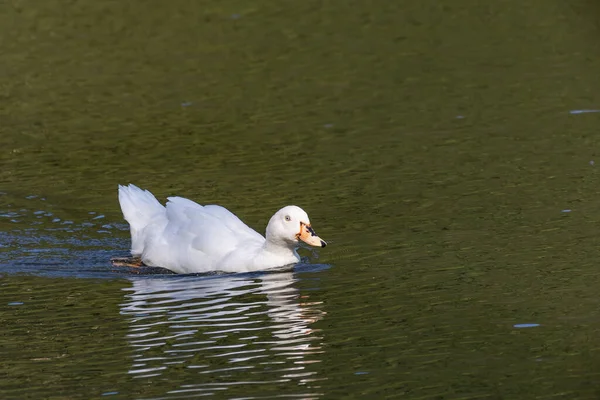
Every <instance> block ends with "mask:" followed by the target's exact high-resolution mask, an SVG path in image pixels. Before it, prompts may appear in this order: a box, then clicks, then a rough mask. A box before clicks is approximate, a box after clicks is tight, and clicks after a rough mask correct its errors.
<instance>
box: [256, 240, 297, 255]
mask: <svg viewBox="0 0 600 400" xmlns="http://www.w3.org/2000/svg"><path fill="white" fill-rule="evenodd" d="M263 251H264V252H266V253H270V254H273V255H276V256H278V257H281V258H285V259H289V260H292V259H295V260H300V256H299V255H298V253H297V252H296V248H295V246H290V244H289V243H285V242H280V241H276V242H275V241H272V240H269V239H267V240H265V244H264V246H263Z"/></svg>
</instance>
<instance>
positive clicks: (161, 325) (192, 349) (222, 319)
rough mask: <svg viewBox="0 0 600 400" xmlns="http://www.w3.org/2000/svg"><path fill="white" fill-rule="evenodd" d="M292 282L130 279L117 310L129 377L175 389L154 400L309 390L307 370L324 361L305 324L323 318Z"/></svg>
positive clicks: (266, 277) (276, 276)
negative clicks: (258, 389)
mask: <svg viewBox="0 0 600 400" xmlns="http://www.w3.org/2000/svg"><path fill="white" fill-rule="evenodd" d="M295 274H296V273H294V272H276V273H266V274H260V275H256V274H249V275H221V276H185V277H184V276H172V275H171V276H163V277H156V276H150V277H149V276H140V277H132V278H130V280H131V283H132V287H131V288H127V289H124V290H125V291H126V294H125V301H124V302H123V303H122V304H121V314H122V315H124V316H126V317H127V319H128V323H129V333H128V334H127V336H126V338H127V340H128V342H129V343H130V345H131V348H132V351H133V359H132V364H131V367H130V369H129V373H130V374H131V376H133V377H134V378H136V379H148V378H156V377H158V376H160V377H162V378H164V379H166V380H167V381H168V382H171V383H172V384H173V385H174V387H172V388H171V389H170V390H168V391H167V392H166V393H164V397H157V398H174V397H181V396H182V395H185V396H186V397H187V396H194V397H195V396H200V395H202V396H207V395H212V394H214V392H215V391H219V392H222V391H227V390H230V388H232V387H239V386H238V385H273V384H280V383H283V382H286V383H288V382H296V384H297V385H302V387H303V388H304V389H308V388H310V387H311V384H312V383H311V382H318V381H320V378H319V377H318V376H317V372H316V370H315V369H313V365H314V364H316V363H319V362H320V361H321V360H320V355H322V353H323V348H322V344H321V343H322V337H321V336H320V332H319V331H318V330H316V329H313V328H312V324H313V323H314V322H316V321H318V320H320V319H322V318H323V317H324V315H325V313H324V312H323V311H322V310H321V309H320V307H321V305H322V304H321V302H318V301H310V299H309V298H307V296H306V295H305V294H304V292H303V295H302V297H301V296H300V295H299V291H298V289H297V287H296V283H297V281H298V278H297V276H295ZM207 375H208V376H210V379H208V380H207V379H206V378H200V376H207ZM182 377H185V378H182ZM248 377H254V378H253V379H252V380H248ZM190 380H192V382H193V381H195V382H194V383H193V384H191V383H190ZM177 382H179V383H177ZM236 393H237V392H236ZM300 397H309V398H316V397H319V394H318V393H312V392H311V393H306V394H302V395H301V396H300Z"/></svg>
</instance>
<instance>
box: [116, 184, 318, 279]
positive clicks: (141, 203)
mask: <svg viewBox="0 0 600 400" xmlns="http://www.w3.org/2000/svg"><path fill="white" fill-rule="evenodd" d="M119 203H120V205H121V210H122V211H123V216H124V217H125V220H127V222H128V223H129V225H130V231H131V253H132V255H133V256H135V257H140V258H141V260H142V262H143V263H144V264H146V265H148V266H155V267H162V268H167V269H169V270H171V271H173V272H176V273H184V274H186V273H202V272H210V271H222V272H250V271H259V270H264V269H269V268H275V267H280V266H284V265H288V264H295V263H297V262H298V261H299V260H300V257H299V256H298V253H297V251H296V248H297V247H298V245H299V242H298V240H303V241H305V242H307V243H308V244H311V245H313V246H320V247H325V245H326V243H325V242H324V241H323V240H321V239H320V238H319V237H318V236H317V235H316V234H315V232H314V231H313V230H312V228H311V226H310V221H309V219H308V215H307V214H306V212H304V211H303V210H302V209H301V208H300V207H297V206H286V207H284V208H282V209H281V210H279V211H278V212H277V213H275V215H273V217H271V220H270V221H269V224H268V225H267V230H266V235H265V236H262V235H261V234H259V233H258V232H256V231H255V230H253V229H252V228H250V227H248V226H247V225H246V224H244V223H243V222H242V221H241V220H240V219H239V218H238V217H237V216H235V215H234V214H233V213H231V212H230V211H229V210H227V209H226V208H224V207H221V206H218V205H206V206H202V205H200V204H198V203H195V202H193V201H191V200H188V199H185V198H182V197H169V198H168V202H167V204H166V206H163V205H162V204H160V203H159V202H158V200H157V199H156V197H154V195H153V194H152V193H150V192H149V191H147V190H142V189H140V188H138V187H137V186H135V185H128V186H121V185H119Z"/></svg>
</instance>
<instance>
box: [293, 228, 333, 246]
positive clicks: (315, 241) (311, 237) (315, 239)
mask: <svg viewBox="0 0 600 400" xmlns="http://www.w3.org/2000/svg"><path fill="white" fill-rule="evenodd" d="M296 238H297V239H300V240H302V241H303V242H304V243H306V244H310V245H311V246H315V247H325V246H327V243H325V241H324V240H322V239H321V238H320V237H319V236H317V234H316V233H315V231H314V230H313V228H311V226H310V224H305V223H304V222H300V232H298V233H297V234H296Z"/></svg>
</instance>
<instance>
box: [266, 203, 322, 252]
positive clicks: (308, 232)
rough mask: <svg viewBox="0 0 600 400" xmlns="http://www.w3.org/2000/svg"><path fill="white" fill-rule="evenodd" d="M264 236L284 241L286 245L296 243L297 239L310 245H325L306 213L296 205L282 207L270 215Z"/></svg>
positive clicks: (278, 241)
mask: <svg viewBox="0 0 600 400" xmlns="http://www.w3.org/2000/svg"><path fill="white" fill-rule="evenodd" d="M266 238H267V241H269V242H273V243H281V242H284V243H285V244H286V245H288V246H295V245H297V244H298V241H299V240H302V241H303V242H304V243H306V244H309V245H311V246H316V247H325V246H327V243H326V242H325V241H324V240H322V239H321V238H320V237H319V236H317V234H316V233H315V231H314V230H313V228H312V227H311V225H310V220H309V219H308V214H306V212H305V211H304V210H303V209H301V208H300V207H297V206H287V207H283V208H282V209H281V210H279V211H277V212H276V213H275V215H273V216H272V217H271V220H270V221H269V224H268V225H267V235H266Z"/></svg>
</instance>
